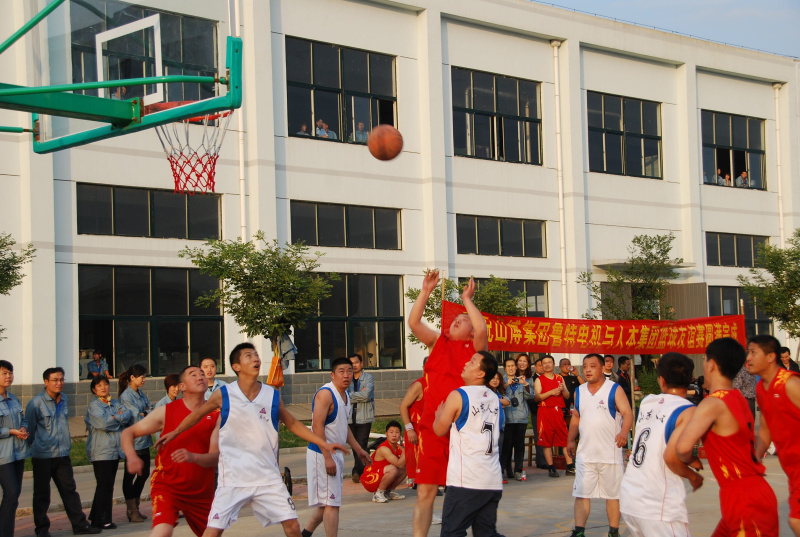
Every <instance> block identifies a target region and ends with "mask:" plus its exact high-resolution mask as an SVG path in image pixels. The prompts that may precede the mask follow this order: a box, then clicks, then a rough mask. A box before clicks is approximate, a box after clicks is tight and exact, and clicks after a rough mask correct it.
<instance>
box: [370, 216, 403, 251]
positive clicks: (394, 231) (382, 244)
mask: <svg viewBox="0 0 800 537" xmlns="http://www.w3.org/2000/svg"><path fill="white" fill-rule="evenodd" d="M399 231H400V211H398V210H397V209H375V248H378V249H381V250H399V249H400V232H399Z"/></svg>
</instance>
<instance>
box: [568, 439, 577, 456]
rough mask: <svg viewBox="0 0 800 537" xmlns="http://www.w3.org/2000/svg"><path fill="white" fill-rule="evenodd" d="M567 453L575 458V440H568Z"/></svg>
mask: <svg viewBox="0 0 800 537" xmlns="http://www.w3.org/2000/svg"><path fill="white" fill-rule="evenodd" d="M567 453H569V456H570V457H572V459H573V460H574V459H575V440H572V441H571V442H567Z"/></svg>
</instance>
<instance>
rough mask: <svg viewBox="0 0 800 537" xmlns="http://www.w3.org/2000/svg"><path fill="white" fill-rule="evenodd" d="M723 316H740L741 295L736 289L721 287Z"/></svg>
mask: <svg viewBox="0 0 800 537" xmlns="http://www.w3.org/2000/svg"><path fill="white" fill-rule="evenodd" d="M721 289H722V315H739V313H740V312H739V293H738V291H739V290H738V289H737V288H736V287H721Z"/></svg>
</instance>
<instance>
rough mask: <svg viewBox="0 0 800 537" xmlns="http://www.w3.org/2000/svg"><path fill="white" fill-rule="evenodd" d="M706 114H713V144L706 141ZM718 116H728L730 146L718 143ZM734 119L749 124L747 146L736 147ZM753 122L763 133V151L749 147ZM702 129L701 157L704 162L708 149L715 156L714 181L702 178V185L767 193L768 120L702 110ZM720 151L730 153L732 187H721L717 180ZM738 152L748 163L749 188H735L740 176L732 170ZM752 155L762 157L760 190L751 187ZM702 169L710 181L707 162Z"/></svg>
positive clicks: (760, 136) (761, 137)
mask: <svg viewBox="0 0 800 537" xmlns="http://www.w3.org/2000/svg"><path fill="white" fill-rule="evenodd" d="M705 114H711V126H712V129H713V132H712V133H711V137H712V139H713V140H714V141H713V142H707V141H706V133H705V132H704V129H705V127H704V118H705V117H707V116H705ZM717 115H719V116H727V117H728V124H729V125H730V129H729V132H728V136H729V138H730V143H729V144H723V143H718V142H717V139H716V138H717V129H716V125H717ZM734 118H742V119H744V120H745V123H746V124H747V133H746V134H745V138H746V139H747V146H740V145H734V133H733V120H734ZM751 121H757V122H758V123H759V127H760V131H761V132H760V133H759V138H760V140H761V147H762V149H755V148H752V149H751V148H750V147H749V146H750V141H751V136H750V125H751ZM700 129H701V130H700V143H701V151H700V155H701V157H702V158H703V160H705V157H704V156H703V155H704V153H705V150H706V149H709V150H712V151H713V154H714V166H713V168H714V179H713V181H711V180H707V181H703V180H702V178H701V184H704V185H709V186H724V187H733V188H742V189H746V190H760V191H767V152H766V138H765V129H766V119H764V118H759V117H753V116H744V115H741V114H732V113H729V112H719V111H716V110H707V109H701V110H700ZM719 150H722V151H728V152H729V162H728V165H729V166H730V167H731V170H730V176H731V184H730V185H721V184H719V181H718V179H717V170H718V169H722V168H721V167H720V166H719V163H718V159H717V157H718V151H719ZM737 151H739V152H743V153H744V162H745V163H746V166H745V167H746V169H745V170H744V171H746V172H747V180H748V181H747V182H748V186H746V187H736V186H735V181H736V177H738V175H734V170H733V169H732V168H733V165H734V162H733V160H734V153H735V152H737ZM751 154H753V155H760V157H761V171H760V174H761V177H760V181H761V186H760V187H759V188H754V187H752V186H751V185H752V177H753V175H752V173H751V172H750V155H751ZM702 169H703V174H704V175H705V176H706V179H710V178H709V177H708V176H707V171H706V163H705V161H703V162H702ZM723 173H725V172H723ZM740 174H741V172H740Z"/></svg>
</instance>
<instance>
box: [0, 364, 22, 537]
mask: <svg viewBox="0 0 800 537" xmlns="http://www.w3.org/2000/svg"><path fill="white" fill-rule="evenodd" d="M13 383H14V366H13V365H11V363H10V362H7V361H5V360H0V488H2V489H3V501H2V502H0V535H9V536H10V535H14V526H15V519H16V516H17V505H19V495H20V492H21V491H22V475H23V473H24V471H25V458H26V457H27V456H28V444H27V443H26V442H25V440H26V439H27V438H28V422H27V421H26V420H25V414H23V412H22V405H21V404H20V402H19V399H17V398H16V397H15V396H14V394H12V393H11V392H9V391H8V388H9V387H11V385H12V384H13Z"/></svg>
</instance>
